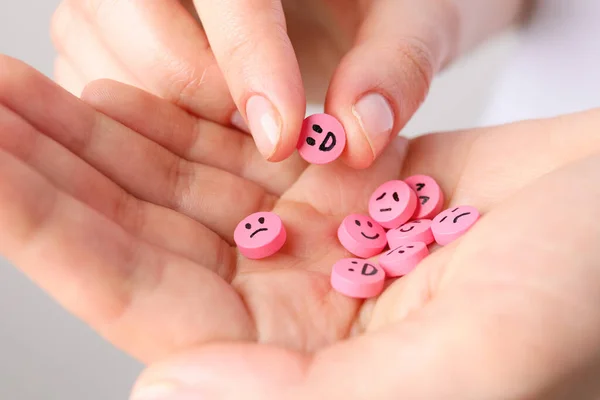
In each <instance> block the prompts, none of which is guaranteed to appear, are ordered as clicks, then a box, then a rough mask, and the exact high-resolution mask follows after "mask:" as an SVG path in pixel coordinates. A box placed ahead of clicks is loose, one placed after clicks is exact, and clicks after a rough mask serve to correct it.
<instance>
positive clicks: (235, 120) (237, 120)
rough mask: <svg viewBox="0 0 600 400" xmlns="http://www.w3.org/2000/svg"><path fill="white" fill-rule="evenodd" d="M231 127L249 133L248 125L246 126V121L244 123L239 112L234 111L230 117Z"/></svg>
mask: <svg viewBox="0 0 600 400" xmlns="http://www.w3.org/2000/svg"><path fill="white" fill-rule="evenodd" d="M231 125H233V126H235V127H236V128H238V129H239V130H240V131H244V132H246V133H250V129H248V125H247V124H246V121H244V118H243V117H242V114H240V112H239V111H238V110H235V112H234V113H233V115H232V116H231Z"/></svg>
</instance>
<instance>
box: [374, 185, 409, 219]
mask: <svg viewBox="0 0 600 400" xmlns="http://www.w3.org/2000/svg"><path fill="white" fill-rule="evenodd" d="M416 208H417V195H416V194H415V192H414V191H413V190H412V189H411V188H410V187H409V186H408V185H407V184H406V183H405V182H403V181H400V180H394V181H389V182H386V183H384V184H383V185H381V186H379V187H378V188H377V189H375V191H374V192H373V194H372V195H371V198H370V199H369V214H370V215H371V217H373V219H374V220H375V221H377V222H378V223H379V224H380V225H381V226H383V227H384V228H387V229H393V228H397V227H398V226H400V225H402V224H404V223H405V222H406V221H408V220H409V219H410V218H411V217H412V216H413V214H414V212H415V210H416Z"/></svg>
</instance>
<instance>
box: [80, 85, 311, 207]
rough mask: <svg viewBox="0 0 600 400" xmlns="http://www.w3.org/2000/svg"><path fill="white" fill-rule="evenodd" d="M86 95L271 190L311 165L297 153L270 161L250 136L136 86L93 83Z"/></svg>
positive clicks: (192, 157)
mask: <svg viewBox="0 0 600 400" xmlns="http://www.w3.org/2000/svg"><path fill="white" fill-rule="evenodd" d="M82 99H83V100H84V101H86V102H87V103H88V104H90V105H92V106H93V107H94V108H95V109H96V110H98V111H100V112H102V113H103V114H106V115H107V116H109V117H110V118H112V119H114V120H116V121H118V122H120V123H122V124H123V125H125V126H127V127H129V128H130V129H132V130H134V131H136V132H138V133H140V134H142V135H144V136H146V137H147V138H149V139H150V140H152V141H154V142H156V143H158V144H160V145H161V146H163V147H165V148H166V149H168V150H169V151H171V152H173V153H175V154H176V155H178V156H180V157H182V158H185V159H187V160H189V161H193V162H196V163H201V164H205V165H210V166H212V167H216V168H219V169H222V170H224V171H228V172H231V173H233V174H235V175H238V176H240V177H242V178H245V179H248V180H250V181H253V182H256V183H257V184H259V185H261V186H262V187H264V188H265V189H266V190H267V191H268V192H269V193H273V194H276V195H281V194H282V193H283V192H284V191H286V190H287V189H288V188H289V187H290V186H291V185H292V183H294V182H295V181H296V180H297V179H298V176H299V175H300V174H301V173H302V171H303V170H304V169H305V168H306V163H305V162H304V161H302V159H301V158H300V157H299V156H298V154H294V155H293V156H292V157H290V158H288V159H287V160H285V161H283V162H281V163H269V162H267V161H265V160H264V158H263V157H262V156H261V155H260V153H259V152H258V151H256V146H255V145H254V141H253V140H252V138H251V137H250V136H249V135H245V134H241V132H237V131H235V130H232V129H228V128H224V127H222V126H220V125H218V124H216V123H214V122H210V121H207V120H204V119H201V118H196V117H194V116H192V115H190V114H189V113H187V112H185V111H183V110H182V109H181V108H179V107H177V106H175V105H173V104H171V103H169V102H167V101H166V100H163V99H160V98H158V97H155V96H153V95H150V94H148V93H146V92H143V91H141V90H138V89H136V88H133V87H131V86H126V85H121V84H119V83H117V82H113V81H98V82H93V83H92V84H90V85H88V87H86V90H85V91H84V93H83V95H82ZM140 109H143V110H145V112H144V113H140V112H139V111H138V110H140Z"/></svg>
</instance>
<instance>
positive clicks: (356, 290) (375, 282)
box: [331, 258, 385, 299]
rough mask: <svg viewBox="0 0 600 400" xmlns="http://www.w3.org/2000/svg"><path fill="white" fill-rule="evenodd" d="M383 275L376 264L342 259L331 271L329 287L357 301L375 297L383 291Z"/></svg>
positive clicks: (354, 259) (356, 259) (357, 259)
mask: <svg viewBox="0 0 600 400" xmlns="http://www.w3.org/2000/svg"><path fill="white" fill-rule="evenodd" d="M384 284H385V273H384V272H383V269H382V268H381V267H380V266H378V265H377V264H375V263H373V262H370V261H367V260H361V259H359V258H344V259H342V260H339V261H338V262H336V263H335V264H334V266H333V269H332V270H331V286H332V287H333V288H334V289H335V290H336V291H338V292H340V293H342V294H344V295H346V296H348V297H353V298H357V299H367V298H370V297H375V296H377V295H379V294H380V293H381V292H382V291H383V287H384Z"/></svg>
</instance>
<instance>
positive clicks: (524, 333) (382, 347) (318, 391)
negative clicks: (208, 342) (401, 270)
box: [133, 155, 600, 400]
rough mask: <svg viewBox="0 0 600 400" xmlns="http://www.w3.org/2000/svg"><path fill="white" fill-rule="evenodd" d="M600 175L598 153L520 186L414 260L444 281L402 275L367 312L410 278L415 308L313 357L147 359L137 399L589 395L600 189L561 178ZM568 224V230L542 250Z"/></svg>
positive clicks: (597, 297) (596, 326) (221, 350)
mask: <svg viewBox="0 0 600 400" xmlns="http://www.w3.org/2000/svg"><path fill="white" fill-rule="evenodd" d="M598 171H600V156H598V155H596V156H592V157H588V158H586V159H584V160H581V161H579V162H576V163H573V164H571V165H569V166H567V167H565V168H562V169H560V170H557V171H555V172H554V173H551V174H548V175H546V176H544V177H543V178H541V179H540V180H538V181H537V182H536V183H534V184H531V185H529V186H528V187H526V188H524V190H523V193H530V195H528V196H522V195H518V196H515V197H514V198H513V199H511V200H510V201H507V202H505V203H503V204H502V205H501V206H500V207H498V208H497V209H495V210H494V211H492V212H490V213H489V214H487V215H486V216H484V217H483V219H482V220H481V221H480V222H479V223H478V225H476V226H475V227H474V228H473V230H472V231H470V232H469V233H468V234H467V235H466V236H465V237H464V238H463V239H461V242H460V243H458V244H457V245H453V248H452V250H454V253H453V256H452V257H447V258H428V259H426V260H425V264H424V265H422V266H420V267H419V271H420V270H423V269H425V270H430V269H432V268H438V267H442V268H443V269H444V270H445V273H444V274H443V277H442V279H440V280H436V281H434V282H432V281H431V279H430V278H431V277H430V276H428V274H426V273H420V272H419V274H418V275H412V274H411V275H409V276H407V277H406V279H402V280H398V281H396V283H394V284H393V285H392V286H391V287H390V288H389V289H388V290H387V291H386V292H385V293H384V295H383V296H382V298H381V300H380V303H384V305H380V304H378V305H377V306H376V309H375V311H374V319H375V318H378V316H377V314H379V313H382V310H381V308H382V307H384V306H385V303H389V304H398V305H401V303H400V302H399V301H398V300H399V299H405V298H404V291H405V290H406V289H407V288H408V287H410V286H411V285H412V286H418V287H421V288H425V290H426V291H428V292H429V298H427V300H426V301H424V302H423V303H421V304H420V305H419V307H418V308H416V309H413V310H412V312H410V314H402V315H398V314H396V313H394V310H391V309H390V308H388V309H387V310H385V311H383V313H384V314H387V315H388V316H389V318H388V319H387V320H386V321H385V322H384V323H381V324H378V325H377V326H372V327H371V329H370V330H369V331H368V332H367V333H366V334H365V335H362V336H360V337H356V338H353V339H350V340H347V341H345V342H341V343H338V344H336V345H334V346H332V347H330V348H327V349H324V350H322V351H320V352H318V353H316V354H314V355H312V356H307V355H305V354H301V353H294V352H291V351H289V350H284V349H278V348H275V347H271V346H265V345H219V346H216V345H215V346H207V347H205V348H204V349H199V350H195V351H189V352H187V353H186V354H182V355H180V356H178V357H174V358H172V359H171V360H167V361H165V362H162V363H159V364H157V365H155V366H153V367H150V369H148V370H147V371H146V372H145V373H144V374H143V375H142V376H141V378H140V380H139V382H138V384H137V385H136V389H135V391H134V397H133V398H134V399H138V398H141V399H143V398H144V397H135V396H137V395H140V394H143V393H144V391H145V393H146V395H148V394H149V393H151V390H157V388H162V390H163V391H164V392H163V394H164V397H163V398H164V399H165V400H181V399H188V398H189V399H193V398H206V397H208V398H220V399H234V398H240V397H244V398H250V399H254V398H255V399H264V400H270V399H281V398H285V399H306V398H314V399H350V400H360V399H397V398H406V399H442V398H448V399H492V398H502V399H515V400H516V399H523V398H531V399H547V398H551V399H569V398H573V396H574V394H575V393H577V395H578V398H579V397H580V398H595V397H596V396H597V395H598V393H599V392H600V385H599V383H598V380H597V373H598V371H599V365H598V361H597V360H598V357H599V356H600V342H598V340H597V338H598V336H599V335H600V316H599V315H598V313H597V310H596V304H597V302H598V301H600V284H599V283H598V282H599V278H600V271H598V269H597V268H596V267H595V266H596V260H597V258H598V255H599V250H598V247H597V242H598V240H600V228H598V226H597V224H596V223H595V222H594V221H590V219H589V217H588V215H589V213H593V212H594V210H595V209H596V208H597V204H598V201H600V189H598V187H597V186H594V187H593V188H591V187H590V189H591V190H590V192H589V193H587V195H586V197H585V199H581V196H580V193H578V192H577V191H574V190H565V188H566V187H569V188H572V187H574V185H575V186H578V185H583V184H589V183H590V182H596V181H598V179H600V174H599V172H598ZM548 198H552V199H553V203H552V204H550V205H548V203H547V199H548ZM574 203H577V204H578V207H577V208H573V207H572V204H574ZM549 210H550V211H554V212H548V211H549ZM515 221H518V222H519V229H518V230H516V229H514V223H515ZM565 221H569V224H570V226H571V227H572V228H573V234H570V235H567V236H568V237H564V236H561V238H562V239H561V245H560V246H550V247H549V246H548V243H550V242H552V241H553V240H556V239H555V238H556V234H557V232H559V231H563V230H564V228H565ZM497 232H502V234H500V235H498V233H497ZM506 232H510V234H506ZM563 239H564V240H563ZM446 249H447V248H446ZM446 249H444V250H443V251H446ZM428 260H432V261H428ZM440 261H443V263H444V264H445V265H441V266H434V264H436V263H439V262H440ZM566 265H568V268H565V266H566ZM507 272H508V273H507ZM515 272H517V273H515ZM415 280H417V282H415ZM392 292H395V294H393V293H392ZM393 296H396V298H395V299H394V301H388V300H389V299H390V298H391V297H393ZM533 349H534V350H533ZM232 376H235V379H236V384H235V385H231V377H232ZM432 377H435V378H434V381H435V382H434V383H435V384H432ZM166 383H168V384H169V386H166V385H165V384H166ZM160 385H162V386H160ZM168 390H172V392H171V393H169V392H168ZM186 396H188V397H186ZM194 396H195V397H194Z"/></svg>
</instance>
